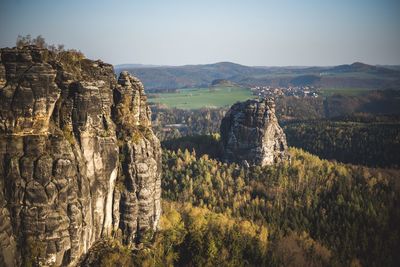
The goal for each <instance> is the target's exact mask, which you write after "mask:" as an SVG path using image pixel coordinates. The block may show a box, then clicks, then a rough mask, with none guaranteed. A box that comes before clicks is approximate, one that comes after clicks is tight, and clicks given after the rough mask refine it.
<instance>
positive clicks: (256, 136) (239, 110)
mask: <svg viewBox="0 0 400 267" xmlns="http://www.w3.org/2000/svg"><path fill="white" fill-rule="evenodd" d="M221 140H222V145H223V158H224V160H226V161H230V162H232V161H233V162H238V163H244V164H246V165H247V164H249V165H261V166H265V165H271V164H274V163H278V162H282V161H284V160H286V159H287V158H288V154H287V144H286V136H285V133H284V132H283V130H282V128H281V127H280V126H279V124H278V120H277V118H276V116H275V104H274V102H273V101H272V100H265V101H260V100H247V101H245V102H240V103H236V104H234V105H233V106H232V107H231V108H230V110H229V111H228V112H227V113H226V115H225V117H224V118H223V119H222V122H221Z"/></svg>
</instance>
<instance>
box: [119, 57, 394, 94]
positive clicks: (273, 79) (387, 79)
mask: <svg viewBox="0 0 400 267" xmlns="http://www.w3.org/2000/svg"><path fill="white" fill-rule="evenodd" d="M122 70H127V71H129V72H130V73H132V74H134V75H136V76H137V77H138V78H139V79H141V80H142V82H143V83H144V85H145V87H146V89H150V90H154V89H157V90H163V89H176V88H193V87H208V86H209V85H210V84H212V83H213V81H215V80H217V81H218V80H225V81H229V82H232V83H236V84H238V85H241V86H257V85H258V86H260V85H269V86H287V85H315V86H319V87H323V88H349V87H356V88H368V89H371V88H374V89H385V88H391V89H400V88H399V87H398V85H399V80H400V70H398V69H397V67H396V66H392V67H391V68H387V67H383V66H373V65H368V64H365V63H360V62H355V63H353V64H350V65H339V66H333V67H262V66H257V67H249V66H244V65H240V64H236V63H232V62H219V63H215V64H206V65H185V66H148V65H145V66H143V65H138V64H124V65H117V66H115V71H116V72H117V73H119V72H120V71H122Z"/></svg>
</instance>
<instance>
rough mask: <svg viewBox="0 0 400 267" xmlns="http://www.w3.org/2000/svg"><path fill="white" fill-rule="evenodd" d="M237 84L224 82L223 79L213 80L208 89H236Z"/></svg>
mask: <svg viewBox="0 0 400 267" xmlns="http://www.w3.org/2000/svg"><path fill="white" fill-rule="evenodd" d="M237 86H238V84H236V83H234V82H232V81H229V80H225V79H215V80H214V81H212V82H211V85H210V87H237Z"/></svg>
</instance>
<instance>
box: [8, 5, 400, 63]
mask: <svg viewBox="0 0 400 267" xmlns="http://www.w3.org/2000/svg"><path fill="white" fill-rule="evenodd" d="M27 34H31V35H32V36H37V35H42V36H43V37H44V38H45V39H46V41H47V42H48V43H50V44H64V45H65V46H66V48H74V49H78V50H80V51H82V52H83V53H84V54H85V55H86V56H87V57H88V58H92V59H101V60H103V61H105V62H108V63H112V64H123V63H140V64H155V65H185V64H207V63H215V62H221V61H231V62H235V63H239V64H243V65H249V66H317V65H318V66H328V65H339V64H350V63H352V62H356V61H360V62H364V63H368V64H382V65H385V64H389V65H400V1H399V0H335V1H328V0H323V1H322V0H304V1H300V0H280V1H278V0H275V1H272V0H271V1H270V0H201V1H195V0H143V1H135V0H131V1H128V0H114V1H103V0H85V1H84V0H68V1H63V0H57V1H56V0H0V47H6V46H8V47H12V46H14V45H15V40H16V38H17V36H18V35H27Z"/></svg>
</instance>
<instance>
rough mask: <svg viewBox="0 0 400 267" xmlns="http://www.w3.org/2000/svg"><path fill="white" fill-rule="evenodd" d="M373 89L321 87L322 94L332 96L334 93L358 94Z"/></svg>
mask: <svg viewBox="0 0 400 267" xmlns="http://www.w3.org/2000/svg"><path fill="white" fill-rule="evenodd" d="M370 90H374V89H366V88H325V89H321V94H322V96H332V95H335V94H340V95H346V96H358V95H363V94H366V93H368V91H370Z"/></svg>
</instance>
